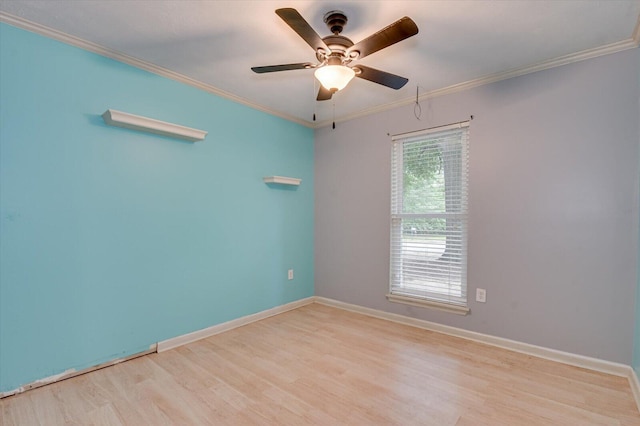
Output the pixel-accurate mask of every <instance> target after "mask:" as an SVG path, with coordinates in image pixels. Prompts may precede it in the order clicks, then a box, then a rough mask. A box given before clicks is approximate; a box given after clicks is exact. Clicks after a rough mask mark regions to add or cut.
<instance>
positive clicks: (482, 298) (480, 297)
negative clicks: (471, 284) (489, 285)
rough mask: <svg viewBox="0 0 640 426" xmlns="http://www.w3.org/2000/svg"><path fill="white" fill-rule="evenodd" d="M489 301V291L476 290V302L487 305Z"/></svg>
mask: <svg viewBox="0 0 640 426" xmlns="http://www.w3.org/2000/svg"><path fill="white" fill-rule="evenodd" d="M486 301H487V290H485V289H484V288H476V302H481V303H485V302H486Z"/></svg>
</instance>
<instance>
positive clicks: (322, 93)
mask: <svg viewBox="0 0 640 426" xmlns="http://www.w3.org/2000/svg"><path fill="white" fill-rule="evenodd" d="M331 96H333V92H332V91H331V90H327V89H325V88H324V86H322V85H320V90H318V97H317V98H316V101H328V100H329V99H331Z"/></svg>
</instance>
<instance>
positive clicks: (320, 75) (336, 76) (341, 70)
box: [314, 65, 356, 92]
mask: <svg viewBox="0 0 640 426" xmlns="http://www.w3.org/2000/svg"><path fill="white" fill-rule="evenodd" d="M314 74H315V76H316V78H317V79H318V81H319V82H320V84H322V86H323V87H324V88H325V89H327V90H329V91H332V92H337V91H338V90H342V89H344V88H345V87H347V84H349V82H350V81H351V79H352V78H353V77H355V75H356V72H355V71H354V70H352V69H351V68H349V67H346V66H344V65H325V66H323V67H320V68H318V69H317V70H316V71H315V73H314Z"/></svg>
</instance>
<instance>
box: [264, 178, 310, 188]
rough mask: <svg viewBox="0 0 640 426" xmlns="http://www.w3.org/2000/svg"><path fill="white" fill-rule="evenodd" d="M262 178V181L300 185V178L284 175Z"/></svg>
mask: <svg viewBox="0 0 640 426" xmlns="http://www.w3.org/2000/svg"><path fill="white" fill-rule="evenodd" d="M262 180H264V183H279V184H280V185H294V186H298V185H300V182H302V179H297V178H292V177H284V176H265V177H264V178H263V179H262Z"/></svg>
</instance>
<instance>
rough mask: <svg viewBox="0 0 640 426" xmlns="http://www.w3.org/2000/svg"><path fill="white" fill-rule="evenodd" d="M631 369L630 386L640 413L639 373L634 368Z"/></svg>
mask: <svg viewBox="0 0 640 426" xmlns="http://www.w3.org/2000/svg"><path fill="white" fill-rule="evenodd" d="M629 368H630V370H631V371H629V385H631V392H632V393H633V398H634V399H635V400H636V405H637V406H638V411H640V381H638V373H636V370H634V369H633V368H631V367H629Z"/></svg>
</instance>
